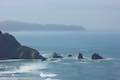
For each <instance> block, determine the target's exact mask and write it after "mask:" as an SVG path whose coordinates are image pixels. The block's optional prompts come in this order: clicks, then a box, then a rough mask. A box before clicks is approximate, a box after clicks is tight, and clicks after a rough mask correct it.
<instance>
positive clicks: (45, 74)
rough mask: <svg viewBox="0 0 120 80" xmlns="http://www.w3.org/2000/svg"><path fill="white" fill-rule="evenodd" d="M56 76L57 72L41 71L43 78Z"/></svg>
mask: <svg viewBox="0 0 120 80" xmlns="http://www.w3.org/2000/svg"><path fill="white" fill-rule="evenodd" d="M56 76H57V74H53V73H43V72H41V73H40V77H42V78H51V77H56Z"/></svg>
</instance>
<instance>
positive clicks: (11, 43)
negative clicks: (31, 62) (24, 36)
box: [0, 31, 46, 60]
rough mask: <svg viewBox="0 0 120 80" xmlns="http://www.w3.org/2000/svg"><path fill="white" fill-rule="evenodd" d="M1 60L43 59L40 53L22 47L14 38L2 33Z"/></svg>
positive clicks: (0, 35)
mask: <svg viewBox="0 0 120 80" xmlns="http://www.w3.org/2000/svg"><path fill="white" fill-rule="evenodd" d="M0 59H41V60H45V59H46V58H44V57H43V56H41V55H40V54H39V52H38V51H37V50H35V49H32V48H30V47H26V46H23V45H21V44H20V43H19V42H18V41H17V40H16V39H15V37H14V36H12V35H10V34H8V33H2V32H1V31H0Z"/></svg>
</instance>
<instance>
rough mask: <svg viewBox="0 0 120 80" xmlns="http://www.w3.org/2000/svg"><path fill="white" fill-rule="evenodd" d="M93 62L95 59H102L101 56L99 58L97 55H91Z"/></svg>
mask: <svg viewBox="0 0 120 80" xmlns="http://www.w3.org/2000/svg"><path fill="white" fill-rule="evenodd" d="M91 58H92V59H93V60H97V59H103V57H102V56H100V55H99V54H97V53H94V54H93V55H92V57H91Z"/></svg>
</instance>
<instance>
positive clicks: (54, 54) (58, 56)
mask: <svg viewBox="0 0 120 80" xmlns="http://www.w3.org/2000/svg"><path fill="white" fill-rule="evenodd" d="M52 58H63V57H62V56H61V55H58V54H57V53H56V52H54V53H53V55H52Z"/></svg>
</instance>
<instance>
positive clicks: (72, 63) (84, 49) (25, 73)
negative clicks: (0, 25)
mask: <svg viewBox="0 0 120 80" xmlns="http://www.w3.org/2000/svg"><path fill="white" fill-rule="evenodd" d="M10 33H11V34H13V35H14V36H15V37H16V39H17V40H18V41H19V42H20V43H21V44H22V45H27V46H29V47H32V48H35V49H37V50H38V51H39V52H40V54H42V55H43V56H45V57H50V56H51V55H52V53H53V52H57V53H58V54H60V55H62V56H64V58H63V59H56V60H49V59H48V60H47V61H44V62H42V61H40V60H24V59H20V60H0V80H120V54H119V53H120V42H119V41H120V37H119V36H120V33H119V32H72V31H67V32H66V31H62V32H55V31H53V32H51V31H49V32H46V31H41V32H39V31H33V32H30V31H20V32H10ZM79 52H81V53H83V55H84V57H85V59H84V60H82V61H79V60H77V56H78V53H79ZM94 52H96V53H99V54H100V55H102V56H103V57H105V59H103V60H96V61H95V60H91V55H92V54H93V53H94ZM68 54H72V55H73V57H71V58H68V57H67V55H68Z"/></svg>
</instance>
